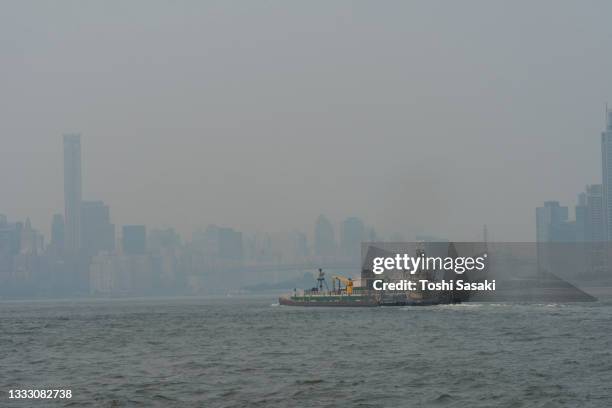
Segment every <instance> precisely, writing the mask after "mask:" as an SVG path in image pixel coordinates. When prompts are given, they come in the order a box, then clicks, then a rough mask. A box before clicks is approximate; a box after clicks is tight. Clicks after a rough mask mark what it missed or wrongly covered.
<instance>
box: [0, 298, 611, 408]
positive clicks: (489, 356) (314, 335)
mask: <svg viewBox="0 0 612 408" xmlns="http://www.w3.org/2000/svg"><path fill="white" fill-rule="evenodd" d="M273 303H275V300H274V299H273V298H272V297H270V298H261V297H260V298H238V299H237V298H228V299H163V300H161V299H160V300H106V301H102V300H96V301H55V302H6V301H5V302H0V406H49V405H53V404H56V405H59V406H64V405H66V406H70V405H72V406H164V407H165V406H205V407H234V406H237V407H240V406H245V407H246V406H249V407H250V406H253V407H257V406H262V407H275V406H278V407H296V406H329V407H336V406H351V407H352V406H356V407H357V406H359V407H369V406H372V407H380V406H387V407H402V406H407V407H412V406H439V407H447V406H448V407H480V406H482V407H490V406H500V407H522V406H524V407H534V406H535V407H563V406H567V407H609V406H612V302H611V301H609V300H608V301H606V300H604V301H600V302H597V303H589V304H565V305H561V304H549V305H545V304H538V305H529V304H513V305H510V304H464V305H453V306H435V307H421V308H373V309H360V308H356V309H344V308H343V309H341V308H337V309H334V308H324V309H323V308H321V309H320V308H291V307H283V306H273V305H272V304H273ZM51 386H52V387H53V388H68V389H71V390H72V392H73V395H74V397H73V398H72V400H69V401H67V400H64V401H55V402H52V401H49V400H45V401H32V400H30V401H25V402H23V401H22V402H16V401H15V400H9V399H8V394H7V391H8V390H9V389H15V388H26V389H27V388H38V389H40V388H49V387H51Z"/></svg>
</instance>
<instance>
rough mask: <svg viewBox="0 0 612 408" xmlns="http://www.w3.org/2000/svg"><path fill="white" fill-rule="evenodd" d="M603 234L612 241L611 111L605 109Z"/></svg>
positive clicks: (602, 147) (602, 158)
mask: <svg viewBox="0 0 612 408" xmlns="http://www.w3.org/2000/svg"><path fill="white" fill-rule="evenodd" d="M601 169H602V183H603V208H604V214H603V215H604V231H605V232H604V234H605V237H606V240H607V241H610V240H612V111H611V110H609V109H608V108H607V107H606V130H605V131H604V132H602V133H601Z"/></svg>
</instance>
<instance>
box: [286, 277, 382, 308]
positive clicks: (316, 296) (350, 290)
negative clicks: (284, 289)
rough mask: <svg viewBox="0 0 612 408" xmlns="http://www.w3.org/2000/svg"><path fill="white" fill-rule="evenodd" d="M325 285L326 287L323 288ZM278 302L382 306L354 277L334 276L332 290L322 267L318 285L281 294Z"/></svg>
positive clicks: (314, 304) (295, 304) (288, 303)
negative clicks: (357, 284)
mask: <svg viewBox="0 0 612 408" xmlns="http://www.w3.org/2000/svg"><path fill="white" fill-rule="evenodd" d="M336 283H337V285H336ZM343 284H344V287H343V286H342V285H343ZM324 286H325V289H323V287H324ZM278 303H279V304H281V305H285V306H327V307H330V306H343V307H373V306H380V303H379V301H378V300H377V299H376V298H375V297H374V296H372V295H370V293H369V292H368V290H367V289H365V288H362V287H356V286H355V285H354V282H353V279H352V278H346V277H344V276H339V275H335V276H332V289H331V290H330V289H329V286H328V285H327V281H326V280H325V272H323V270H322V269H320V268H319V275H318V277H317V286H315V287H313V288H312V289H306V290H303V291H298V290H297V289H294V290H293V295H291V296H281V297H280V298H279V299H278Z"/></svg>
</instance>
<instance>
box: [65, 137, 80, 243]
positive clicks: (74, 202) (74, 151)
mask: <svg viewBox="0 0 612 408" xmlns="http://www.w3.org/2000/svg"><path fill="white" fill-rule="evenodd" d="M64 208H65V214H64V220H65V243H64V246H65V248H66V250H68V251H71V252H76V251H78V250H79V249H80V248H81V135H80V134H66V135H64Z"/></svg>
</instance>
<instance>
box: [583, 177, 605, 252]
mask: <svg viewBox="0 0 612 408" xmlns="http://www.w3.org/2000/svg"><path fill="white" fill-rule="evenodd" d="M585 204H586V205H585V207H586V211H585V213H586V214H585V241H590V242H601V241H606V240H607V239H606V231H605V225H604V209H603V204H604V201H603V188H602V185H601V184H592V185H590V186H587V188H586V203H585Z"/></svg>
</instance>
